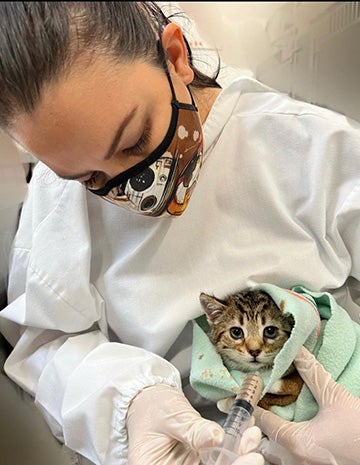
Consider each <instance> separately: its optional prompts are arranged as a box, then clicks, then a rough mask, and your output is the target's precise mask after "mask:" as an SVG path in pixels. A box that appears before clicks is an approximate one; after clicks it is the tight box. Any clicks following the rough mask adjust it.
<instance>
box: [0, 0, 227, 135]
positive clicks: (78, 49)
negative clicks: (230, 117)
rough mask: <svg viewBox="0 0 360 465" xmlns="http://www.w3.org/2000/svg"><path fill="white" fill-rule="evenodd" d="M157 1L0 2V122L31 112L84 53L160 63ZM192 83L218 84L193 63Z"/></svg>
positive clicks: (160, 16)
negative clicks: (43, 93)
mask: <svg viewBox="0 0 360 465" xmlns="http://www.w3.org/2000/svg"><path fill="white" fill-rule="evenodd" d="M170 22H171V20H170V17H166V16H165V14H164V13H163V12H162V10H161V9H160V7H159V6H158V5H157V4H156V3H155V2H0V126H1V127H3V128H6V127H7V126H9V125H10V124H11V121H12V119H13V118H14V116H15V115H16V113H17V112H23V111H25V112H27V113H30V112H31V111H32V110H34V108H35V106H36V104H37V103H38V102H39V99H40V94H41V90H42V88H43V86H44V85H45V84H49V83H54V82H56V80H58V79H59V78H60V77H61V76H63V75H64V74H65V73H66V72H67V71H68V70H69V69H70V67H71V65H72V64H73V63H74V61H75V60H76V59H77V58H78V57H79V56H80V55H82V54H84V53H85V52H86V53H89V52H90V53H93V54H95V55H96V54H104V55H107V56H110V57H113V58H114V59H122V60H125V61H127V62H129V61H132V60H134V59H135V58H139V59H143V60H146V61H147V62H151V63H154V64H155V65H159V66H160V65H161V57H159V53H158V49H157V47H156V36H157V35H160V34H161V31H162V30H163V29H164V28H165V26H166V25H167V24H168V23H170ZM185 43H186V46H187V51H188V57H189V63H190V66H191V67H192V68H193V70H194V75H195V77H194V80H193V82H192V83H191V85H192V86H194V87H219V85H218V84H217V82H216V78H217V75H218V72H219V70H217V72H216V73H215V76H214V77H208V76H206V75H205V74H203V73H201V72H200V71H199V70H197V69H196V68H195V67H194V64H193V58H192V53H191V49H190V46H189V43H188V41H187V40H186V38H185Z"/></svg>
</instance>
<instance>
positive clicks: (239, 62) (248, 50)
mask: <svg viewBox="0 0 360 465" xmlns="http://www.w3.org/2000/svg"><path fill="white" fill-rule="evenodd" d="M161 3H163V4H164V3H167V5H170V6H169V8H170V9H172V10H173V11H176V9H179V8H180V9H182V10H183V11H184V12H185V13H186V14H187V15H188V16H189V17H190V18H191V19H193V20H194V23H195V24H196V27H195V28H193V29H192V30H191V28H190V30H191V32H192V33H193V36H194V40H193V41H192V42H193V46H195V49H196V48H198V51H199V53H200V49H201V47H203V48H205V49H210V51H212V50H214V49H217V50H218V52H219V54H220V56H221V58H222V59H223V60H224V61H225V62H226V63H227V64H228V65H232V66H236V67H238V68H240V69H242V70H243V71H244V72H245V73H247V74H251V75H253V76H255V77H256V78H257V79H259V80H260V81H263V82H264V83H266V84H268V85H269V86H271V87H274V88H276V89H278V90H280V91H282V92H286V93H288V94H290V95H291V96H293V97H295V98H299V99H302V100H306V101H308V102H311V103H316V104H318V105H321V106H325V107H329V108H331V109H333V110H335V111H338V112H340V113H344V114H346V115H347V116H349V117H351V118H354V119H357V120H359V121H360V89H359V83H360V53H359V44H360V2H161Z"/></svg>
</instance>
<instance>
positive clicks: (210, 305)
mask: <svg viewBox="0 0 360 465" xmlns="http://www.w3.org/2000/svg"><path fill="white" fill-rule="evenodd" d="M200 302H201V305H202V306H203V308H204V310H205V313H206V317H207V319H208V321H209V323H212V322H215V321H216V320H218V319H219V317H221V315H222V314H223V311H224V310H225V308H226V305H224V304H223V303H222V302H220V301H219V300H217V299H215V297H213V296H211V295H208V294H205V293H204V292H202V293H201V294H200Z"/></svg>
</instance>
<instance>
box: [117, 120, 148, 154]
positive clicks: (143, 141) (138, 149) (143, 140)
mask: <svg viewBox="0 0 360 465" xmlns="http://www.w3.org/2000/svg"><path fill="white" fill-rule="evenodd" d="M150 136H151V133H150V126H146V127H145V129H144V132H143V133H142V134H141V136H140V138H139V140H138V141H137V142H136V144H135V145H133V146H132V147H129V148H127V149H123V150H122V152H123V153H125V154H127V155H139V154H142V153H144V151H145V149H146V147H147V145H148V143H149V141H150V139H151V137H150Z"/></svg>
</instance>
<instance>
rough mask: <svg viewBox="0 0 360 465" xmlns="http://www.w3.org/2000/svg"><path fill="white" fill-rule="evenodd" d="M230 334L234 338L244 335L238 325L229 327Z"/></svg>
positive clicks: (240, 337)
mask: <svg viewBox="0 0 360 465" xmlns="http://www.w3.org/2000/svg"><path fill="white" fill-rule="evenodd" d="M230 335H231V337H233V338H234V339H242V338H243V337H244V331H243V330H242V329H241V328H239V327H238V326H234V327H232V328H230Z"/></svg>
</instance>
